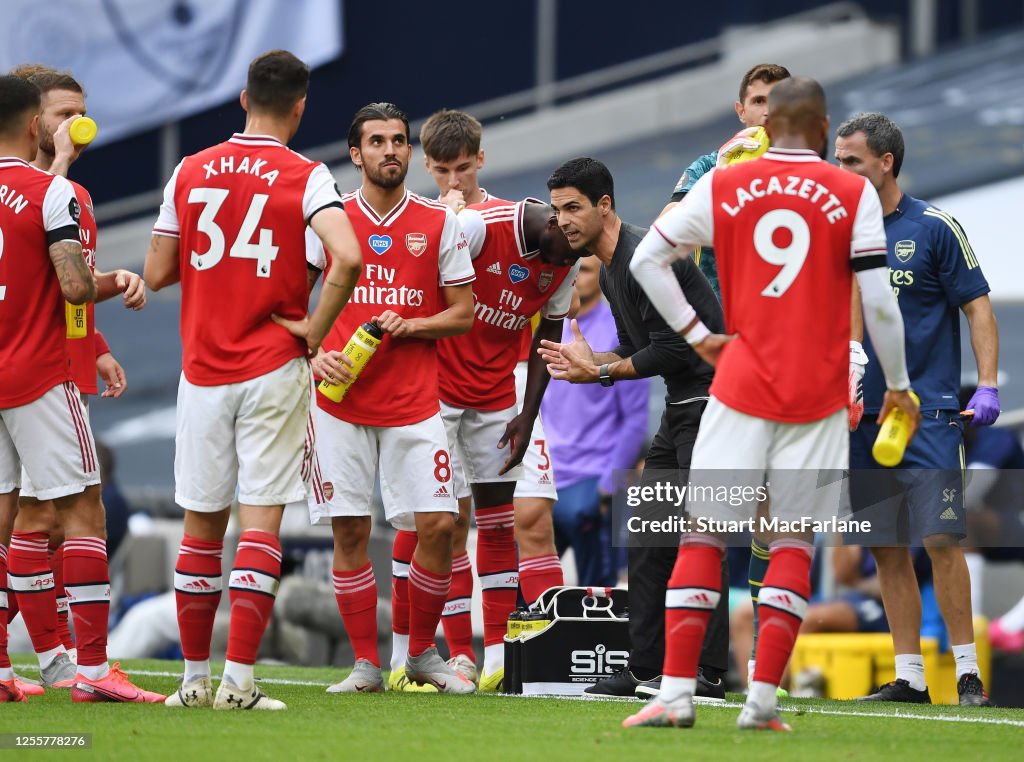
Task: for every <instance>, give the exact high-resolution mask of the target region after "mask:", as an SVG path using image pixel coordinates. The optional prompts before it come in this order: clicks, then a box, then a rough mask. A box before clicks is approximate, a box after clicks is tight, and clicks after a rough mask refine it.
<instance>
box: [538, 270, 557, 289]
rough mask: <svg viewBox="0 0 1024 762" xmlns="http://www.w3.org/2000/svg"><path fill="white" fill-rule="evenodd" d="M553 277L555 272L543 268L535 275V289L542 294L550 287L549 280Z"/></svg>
mask: <svg viewBox="0 0 1024 762" xmlns="http://www.w3.org/2000/svg"><path fill="white" fill-rule="evenodd" d="M554 279H555V274H554V273H553V272H552V271H551V270H543V271H541V273H540V274H539V275H538V276H537V290H538V291H540V292H541V293H542V294H543V293H544V292H545V291H547V290H548V289H549V288H550V287H551V281H553V280H554Z"/></svg>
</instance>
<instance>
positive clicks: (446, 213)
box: [309, 191, 475, 426]
mask: <svg viewBox="0 0 1024 762" xmlns="http://www.w3.org/2000/svg"><path fill="white" fill-rule="evenodd" d="M343 199H344V202H345V211H346V213H347V214H348V217H349V220H351V222H352V227H353V228H354V229H355V233H356V237H357V238H358V239H359V242H360V244H361V246H362V252H363V271H362V273H361V274H360V276H359V281H358V282H357V284H356V288H355V291H354V292H353V294H352V298H351V299H349V302H348V304H347V305H345V309H344V310H342V312H341V315H339V316H338V319H337V320H336V321H335V323H334V325H333V326H332V327H331V330H330V332H329V333H328V334H327V338H326V339H324V343H323V348H324V350H325V351H329V350H334V349H337V350H341V349H344V348H345V345H346V344H347V343H348V340H349V338H351V336H352V334H353V333H355V330H356V328H357V327H358V326H360V325H362V324H363V323H365V322H367V321H368V320H370V319H371V318H373V317H376V316H378V315H380V314H381V313H382V312H384V311H385V310H392V311H393V312H395V313H397V314H399V315H401V316H402V317H403V318H422V317H429V316H431V315H436V314H437V313H438V312H441V311H443V310H445V309H447V304H446V303H445V301H444V297H443V294H442V292H441V289H440V288H439V286H440V287H445V286H458V285H462V284H465V283H470V282H471V281H472V280H473V279H474V277H475V276H474V274H473V265H472V263H471V262H470V258H469V251H468V249H469V245H468V244H467V243H466V238H465V236H463V234H462V228H461V227H460V226H459V222H458V220H457V219H456V217H455V214H454V212H452V211H451V210H450V209H449V208H448V207H446V206H444V205H443V204H439V203H437V202H436V201H431V200H430V199H427V198H424V197H423V196H419V195H417V194H415V193H408V192H407V193H406V194H405V196H404V197H403V198H402V200H401V201H400V202H399V203H398V205H397V206H396V207H395V208H394V209H392V210H391V211H390V212H388V213H387V214H385V215H383V216H380V215H378V214H377V212H376V211H374V209H373V207H371V206H370V204H369V203H368V202H367V201H366V200H365V199H364V198H363V196H362V193H361V192H360V191H353V192H351V193H347V194H346V195H345V196H344V197H343ZM309 257H310V263H311V264H312V265H314V266H315V267H318V268H319V269H321V270H323V269H325V267H326V265H327V261H326V255H325V253H324V250H323V246H319V245H313V246H311V247H310V249H309ZM436 344H437V342H436V341H435V340H433V339H395V338H394V337H392V336H391V335H390V334H384V339H383V341H382V342H381V344H380V346H379V347H378V348H377V351H376V353H375V354H374V356H373V357H372V358H371V360H370V362H369V364H367V366H366V367H365V368H364V369H363V372H362V373H361V374H360V375H359V378H358V380H357V381H356V382H355V383H354V384H353V385H352V387H351V388H350V389H349V391H348V392H347V393H346V395H345V397H344V399H342V401H341V402H340V403H338V402H332V401H331V400H329V399H327V398H326V397H324V396H323V395H322V394H321V393H320V392H319V390H318V391H317V395H316V397H317V404H318V405H319V406H320V407H321V408H322V409H323V410H325V411H327V412H328V413H330V414H331V415H333V416H335V417H336V418H340V419H342V420H343V421H348V422H349V423H355V424H359V425H365V426H406V425H409V424H412V423H417V422H419V421H422V420H425V419H427V418H429V417H430V416H432V415H433V414H434V413H436V412H438V410H440V405H439V404H438V394H437V365H438V361H437V350H436Z"/></svg>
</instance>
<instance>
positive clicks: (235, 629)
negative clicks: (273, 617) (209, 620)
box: [186, 529, 281, 664]
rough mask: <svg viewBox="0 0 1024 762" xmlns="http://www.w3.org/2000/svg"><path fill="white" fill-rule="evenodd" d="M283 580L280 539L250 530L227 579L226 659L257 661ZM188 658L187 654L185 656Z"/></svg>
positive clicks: (246, 533) (240, 546)
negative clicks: (228, 608)
mask: <svg viewBox="0 0 1024 762" xmlns="http://www.w3.org/2000/svg"><path fill="white" fill-rule="evenodd" d="M280 580H281V541H280V540H279V539H278V538H277V537H276V536H275V535H272V534H270V533H269V532H262V531H260V530H257V529H247V530H246V531H244V532H242V536H241V537H240V538H239V540H238V554H237V555H236V556H235V565H234V568H232V569H231V577H230V578H229V579H228V597H229V599H230V601H231V624H230V625H229V627H228V652H227V655H226V657H225V658H226V659H227V660H228V661H233V662H235V663H237V664H255V663H256V653H257V652H258V651H259V649H260V641H261V640H263V633H264V632H266V629H267V625H268V624H270V612H271V610H272V609H273V608H274V598H276V597H277V586H278V584H279V582H280ZM186 658H187V657H186Z"/></svg>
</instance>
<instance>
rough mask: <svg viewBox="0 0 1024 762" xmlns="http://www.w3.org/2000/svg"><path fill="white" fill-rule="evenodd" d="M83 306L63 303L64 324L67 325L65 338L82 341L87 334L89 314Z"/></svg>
mask: <svg viewBox="0 0 1024 762" xmlns="http://www.w3.org/2000/svg"><path fill="white" fill-rule="evenodd" d="M85 307H86V305H84V304H72V303H71V302H64V322H65V324H66V325H67V334H66V336H67V338H69V339H84V338H85V337H86V336H87V335H88V333H89V313H88V312H87V311H86V309H85Z"/></svg>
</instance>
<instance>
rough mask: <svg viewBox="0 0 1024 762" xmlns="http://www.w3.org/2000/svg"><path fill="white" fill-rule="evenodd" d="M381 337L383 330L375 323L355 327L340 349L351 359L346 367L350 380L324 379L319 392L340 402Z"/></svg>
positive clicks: (375, 349)
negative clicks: (347, 367) (332, 380)
mask: <svg viewBox="0 0 1024 762" xmlns="http://www.w3.org/2000/svg"><path fill="white" fill-rule="evenodd" d="M383 338H384V332H383V331H382V330H381V329H380V326H379V325H377V324H376V323H363V324H362V325H361V326H359V327H358V328H356V332H355V333H353V334H352V338H351V339H349V340H348V344H346V345H345V348H344V349H343V350H342V351H341V353H342V354H343V355H345V357H347V358H348V359H349V360H351V361H352V367H350V368H349V369H348V372H349V373H350V374H352V380H351V381H345V382H342V383H340V384H332V383H331V382H330V381H328V380H326V379H324V380H323V381H321V382H320V387H319V389H320V393H321V394H322V395H324V396H325V397H326V398H327V399H329V400H331V401H333V402H341V401H342V399H344V397H345V394H346V392H348V388H349V387H350V386H352V384H354V383H355V381H356V379H357V378H359V373H360V372H361V371H362V370H363V368H365V367H366V363H368V362H369V361H370V358H371V357H373V353H374V352H376V351H377V347H379V346H380V342H381V339H383Z"/></svg>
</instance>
